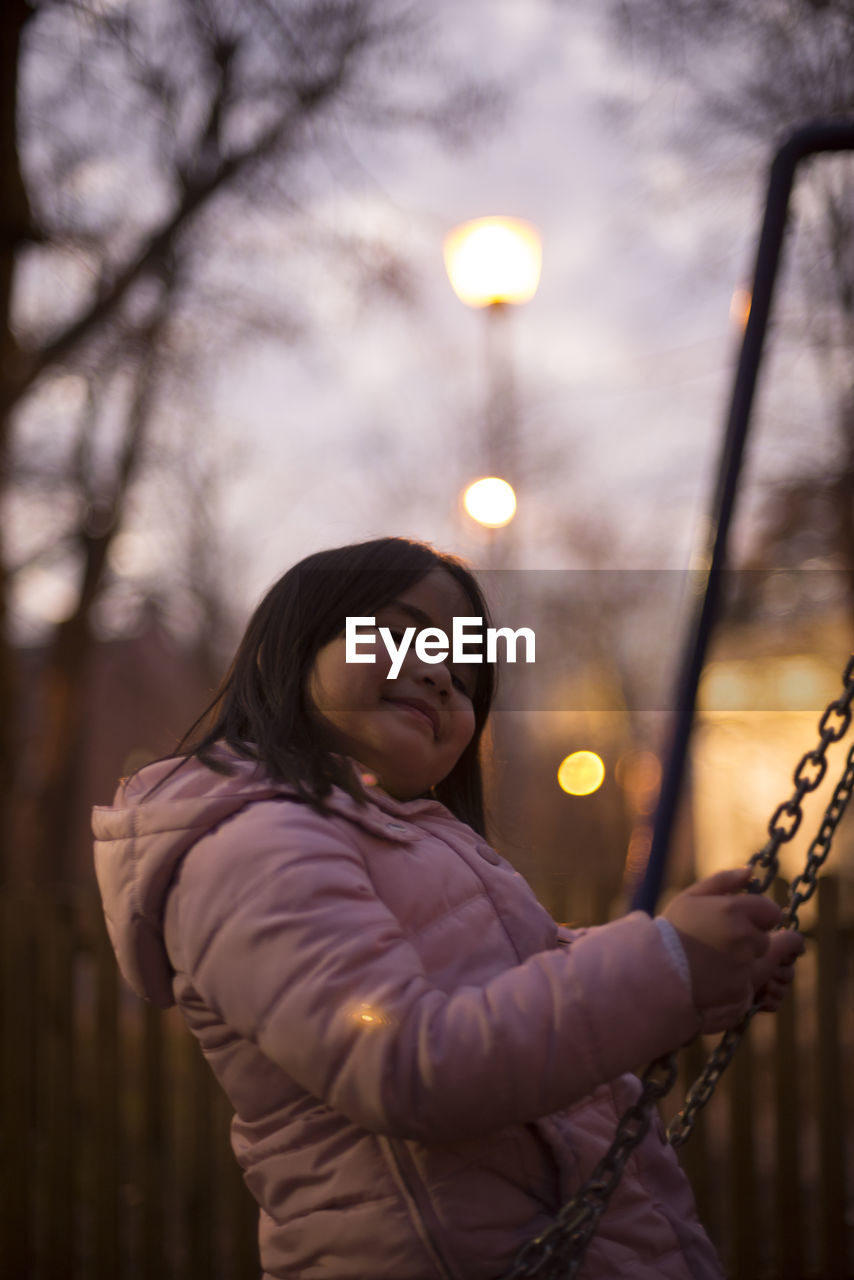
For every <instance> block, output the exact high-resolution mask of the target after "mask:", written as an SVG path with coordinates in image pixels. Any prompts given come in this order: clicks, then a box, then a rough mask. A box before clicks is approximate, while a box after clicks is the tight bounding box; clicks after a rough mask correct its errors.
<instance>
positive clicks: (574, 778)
mask: <svg viewBox="0 0 854 1280" xmlns="http://www.w3.org/2000/svg"><path fill="white" fill-rule="evenodd" d="M557 780H558V786H559V787H560V789H561V791H565V792H566V793H567V795H570V796H592V795H593V792H594V791H598V790H599V788H600V787H601V785H602V783H603V782H604V780H605V765H604V763H603V762H602V757H601V756H598V755H597V754H596V752H595V751H573V752H572V754H571V755H568V756H565V757H564V759H563V760H561V762H560V766H559V768H558V771H557Z"/></svg>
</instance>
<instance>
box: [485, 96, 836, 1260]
mask: <svg viewBox="0 0 854 1280" xmlns="http://www.w3.org/2000/svg"><path fill="white" fill-rule="evenodd" d="M840 151H854V120H814V121H811V122H810V123H808V124H806V125H803V126H802V127H800V128H798V129H796V130H794V131H793V132H792V133H790V134H789V135H788V137H787V138H786V139H785V141H784V142H783V143H782V145H781V146H780V147H779V148H778V150H777V151H776V153H775V155H774V157H773V160H772V163H771V168H770V174H769V179H768V188H767V195H766V201H765V216H764V218H763V223H762V230H761V233H760V237H759V244H758V248H757V254H756V264H755V268H754V273H753V288H752V292H751V305H750V312H749V314H748V318H747V324H746V326H745V330H744V336H743V338H742V344H741V352H740V356H739V361H738V365H737V368H736V374H735V380H734V383H733V388H732V394H731V397H730V404H729V412H728V415H727V423H726V428H725V432H724V438H723V444H722V448H721V453H720V459H719V464H718V471H717V479H716V484H715V488H714V491H713V498H712V504H711V515H710V518H709V521H708V525H707V528H708V536H707V539H706V543H705V546H704V548H703V555H702V558H701V559H700V563H701V564H703V565H704V566H708V567H707V569H706V577H705V583H704V589H703V593H702V596H701V599H700V600H699V603H698V605H697V608H696V611H695V614H694V617H693V619H692V624H691V628H690V630H689V633H688V639H687V643H686V646H685V650H684V654H683V659H682V663H681V666H680V670H679V676H678V680H677V683H676V690H675V696H674V713H673V718H672V729H671V735H670V742H669V746H668V750H667V754H666V761H667V762H666V765H665V769H664V775H663V780H662V787H661V792H660V795H659V800H658V806H657V810H656V816H655V826H654V830H653V839H652V846H651V849H650V854H649V859H648V861H647V865H646V869H645V873H644V876H643V879H642V880H641V882H640V884H639V885H638V887H637V889H636V892H635V894H634V896H633V899H632V904H631V909H632V910H636V909H637V910H642V911H646V912H647V913H648V914H649V915H654V913H655V907H656V903H657V901H658V898H659V895H660V892H661V886H662V882H663V879H664V873H665V870H666V866H667V856H668V850H669V846H670V839H671V835H672V830H673V824H674V821H675V818H676V814H677V809H678V804H679V799H680V792H681V786H682V779H683V775H684V769H685V761H686V757H687V754H688V744H689V740H690V736H691V728H692V725H693V721H694V708H695V704H696V699H697V688H698V685H699V682H700V675H701V673H702V669H703V664H704V660H705V655H706V650H707V648H708V645H709V641H710V639H711V635H712V632H713V629H714V626H715V623H716V621H717V617H718V614H719V610H720V598H721V584H722V578H723V569H724V566H725V563H726V552H727V542H728V537H729V530H730V525H731V523H732V517H733V512H734V510H735V501H736V496H737V492H738V484H739V479H740V475H741V466H742V462H743V458H744V448H745V444H746V441H747V434H748V429H749V425H750V413H751V409H752V407H753V399H754V393H755V390H756V382H757V377H758V373H759V368H760V364H761V361H762V354H763V347H764V341H765V333H766V330H767V327H768V317H769V315H770V311H771V302H772V299H773V294H774V286H775V283H776V279H777V274H778V271H779V266H780V260H781V254H782V248H783V242H784V238H785V232H786V228H787V222H788V213H789V201H790V198H791V193H792V187H793V183H794V177H795V172H796V169H797V167H798V165H799V164H801V163H802V162H803V161H804V160H805V159H807V158H809V157H811V156H814V155H817V154H820V153H827V152H840ZM843 685H844V689H843V692H842V694H841V695H840V696H839V697H838V698H836V699H835V700H834V701H833V702H831V703H830V704H829V705H828V707H827V708H826V709H825V711H824V713H823V715H822V717H821V720H820V722H819V743H818V746H817V747H814V748H813V749H812V750H810V751H807V752H806V754H805V755H804V756H803V757H802V759H801V761H800V762H799V764H798V766H797V768H796V769H795V773H794V783H795V789H794V792H793V794H792V795H791V796H790V797H789V799H788V800H786V801H784V802H783V803H782V804H781V805H779V806H778V808H777V809H776V810H775V812H774V814H773V815H772V817H771V820H770V822H769V824H768V831H769V839H768V841H767V842H766V844H765V846H764V847H763V848H762V849H761V850H760V851H759V852H758V853H756V854H754V855H753V857H752V858H751V859H750V863H751V865H752V866H753V867H754V868H758V869H761V871H762V872H764V874H763V875H761V878H758V879H754V881H753V882H752V883H751V885H750V891H751V892H755V893H762V892H764V891H765V889H766V888H767V887H768V885H769V884H770V883H771V881H772V880H773V878H774V876H775V874H776V871H777V865H778V864H777V853H778V850H779V848H780V845H781V844H783V843H785V842H786V841H788V840H791V839H792V837H793V836H794V835H795V832H796V831H797V829H798V827H799V826H800V822H801V817H802V810H801V801H802V800H803V798H804V796H805V795H806V794H807V793H808V792H810V791H814V790H815V789H816V788H817V787H818V786H819V784H820V783H821V781H822V780H823V778H824V775H825V772H826V769H827V760H826V755H825V753H826V751H827V748H828V746H829V745H830V744H831V743H834V742H838V741H839V740H840V739H841V738H842V737H844V735H845V733H846V732H847V731H848V728H849V726H850V724H851V719H852V709H851V704H852V701H854V655H852V657H851V658H850V660H849V662H848V664H847V666H846V668H845V672H844V674H843ZM834 716H836V717H837V721H836V723H835V724H833V723H831V720H832V718H833V717H834ZM852 792H854V747H852V748H851V750H850V751H849V753H848V757H847V760H846V764H845V768H844V770H843V773H842V776H841V777H840V779H839V782H838V783H837V785H836V788H835V790H834V793H833V798H832V800H831V802H830V804H829V805H828V808H827V810H826V812H825V815H824V819H823V821H822V824H821V826H820V828H819V831H818V833H817V835H816V837H815V839H814V840H813V842H812V844H811V845H810V848H809V851H808V854H807V860H806V867H805V870H804V872H803V873H802V875H800V876H798V877H796V879H795V880H794V881H793V882H792V885H791V886H790V892H789V902H788V906H787V908H786V911H785V914H784V919H783V922H782V924H781V926H780V927H781V928H791V929H796V928H797V923H798V918H797V910H798V907H799V906H800V904H801V903H803V902H805V901H806V900H807V898H809V897H810V896H811V895H812V893H813V892H814V891H815V887H816V874H817V872H818V869H819V867H820V866H821V864H822V863H823V862H824V860H825V858H826V857H827V855H828V853H829V852H830V845H831V841H832V839H833V835H834V832H835V830H836V826H837V824H838V823H839V820H840V818H841V817H842V814H843V813H844V811H845V808H846V806H847V804H848V801H849V800H850V798H851V794H852ZM801 885H803V886H805V887H804V889H801ZM757 1008H758V1006H754V1007H753V1008H752V1009H750V1010H749V1011H748V1013H747V1014H746V1015H745V1017H744V1019H742V1021H741V1023H739V1025H738V1026H737V1027H734V1028H733V1029H732V1030H731V1031H728V1032H727V1033H726V1034H725V1035H724V1037H723V1038H722V1040H721V1041H720V1043H719V1044H718V1046H717V1048H716V1049H715V1050H714V1051H713V1053H712V1054H711V1056H710V1058H709V1060H708V1062H707V1064H706V1067H705V1069H704V1071H703V1072H702V1074H701V1076H700V1077H699V1079H698V1080H697V1081H696V1082H695V1084H694V1085H693V1086H692V1088H691V1090H689V1093H688V1096H687V1098H686V1103H685V1106H684V1107H683V1109H682V1111H681V1112H680V1113H679V1115H678V1116H677V1117H676V1118H675V1120H674V1121H673V1122H672V1123H671V1125H670V1128H669V1130H668V1137H669V1139H670V1141H671V1143H672V1144H673V1145H674V1146H678V1145H680V1144H681V1143H682V1142H684V1141H685V1140H686V1138H687V1137H688V1136H689V1134H690V1132H691V1128H692V1126H693V1123H694V1119H695V1118H696V1115H697V1114H698V1112H699V1110H700V1109H701V1108H702V1107H703V1106H705V1104H706V1102H708V1100H709V1098H710V1097H711V1094H712V1091H713V1090H714V1088H715V1085H716V1084H717V1082H718V1080H719V1079H720V1077H721V1075H722V1074H723V1072H724V1071H725V1070H726V1067H727V1066H728V1065H729V1062H730V1061H731V1059H732V1057H733V1054H734V1053H735V1050H736V1049H737V1047H738V1045H739V1043H740V1041H741V1039H742V1037H743V1035H744V1032H745V1031H746V1029H747V1027H748V1025H749V1023H750V1021H751V1020H752V1018H753V1015H754V1014H755V1013H756V1012H757ZM675 1079H676V1055H675V1054H667V1055H665V1056H664V1057H662V1058H659V1059H657V1060H656V1061H655V1062H653V1063H652V1064H651V1065H650V1066H649V1067H648V1068H647V1070H646V1071H645V1072H644V1074H643V1076H642V1089H641V1093H640V1095H639V1096H638V1098H637V1100H636V1102H635V1103H634V1104H633V1105H632V1106H631V1107H629V1108H628V1110H627V1111H626V1112H625V1113H624V1114H623V1115H622V1116H621V1118H620V1121H619V1123H618V1126H617V1132H616V1135H615V1138H614V1141H613V1142H612V1144H611V1146H610V1148H609V1149H608V1151H607V1152H606V1153H605V1155H604V1156H603V1157H602V1159H601V1160H600V1161H599V1164H598V1165H597V1166H596V1168H595V1169H594V1171H593V1173H592V1174H591V1176H590V1177H589V1178H588V1180H587V1181H586V1182H585V1184H584V1185H583V1186H582V1187H581V1188H580V1190H579V1191H578V1192H577V1194H576V1195H575V1196H574V1197H573V1199H572V1200H570V1201H569V1202H568V1203H567V1204H566V1205H564V1206H563V1208H562V1209H561V1210H560V1212H559V1213H558V1215H557V1217H556V1219H555V1221H554V1223H552V1225H551V1226H550V1227H548V1228H547V1229H546V1231H544V1232H542V1233H541V1234H540V1235H539V1236H537V1237H536V1238H535V1239H533V1240H531V1241H529V1242H528V1243H527V1244H526V1245H524V1246H523V1248H522V1249H521V1250H520V1251H519V1253H518V1254H517V1256H516V1258H515V1260H514V1263H513V1265H512V1267H511V1269H510V1270H509V1271H508V1272H506V1273H505V1275H504V1276H503V1277H502V1280H534V1278H536V1280H572V1278H573V1277H574V1276H575V1275H576V1273H577V1271H578V1268H579V1267H580V1266H581V1264H582V1262H583V1260H584V1255H585V1252H586V1250H587V1246H588V1244H589V1243H590V1240H591V1239H592V1237H593V1235H594V1233H595V1231H596V1226H597V1224H598V1222H599V1219H600V1218H601V1216H602V1214H603V1213H604V1212H605V1210H606V1208H607V1205H608V1201H609V1199H610V1196H611V1194H612V1193H613V1191H614V1189H615V1188H616V1186H617V1184H618V1182H619V1179H620V1176H621V1174H622V1172H623V1169H624V1168H625V1165H626V1162H627V1161H628V1159H629V1156H630V1155H631V1153H632V1151H634V1150H635V1148H636V1147H637V1146H638V1145H639V1144H640V1143H641V1142H642V1141H643V1138H644V1137H645V1135H646V1133H647V1131H648V1129H649V1124H650V1120H651V1116H652V1110H653V1107H654V1106H655V1105H656V1104H657V1102H658V1101H659V1100H660V1099H661V1098H663V1097H665V1096H666V1095H667V1094H668V1093H669V1092H670V1089H671V1088H672V1087H673V1084H674V1083H675Z"/></svg>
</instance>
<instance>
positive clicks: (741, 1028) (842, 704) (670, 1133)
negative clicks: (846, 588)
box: [667, 656, 854, 1147]
mask: <svg viewBox="0 0 854 1280" xmlns="http://www.w3.org/2000/svg"><path fill="white" fill-rule="evenodd" d="M842 682H843V685H844V689H843V692H842V693H841V694H840V695H839V697H838V698H835V699H834V700H833V701H832V702H831V703H829V704H828V706H827V707H826V708H825V710H824V713H823V715H822V717H821V719H820V721H819V725H818V729H819V742H818V745H817V746H816V747H814V748H813V750H812V751H807V752H806V753H805V755H803V756H802V757H801V760H800V762H799V764H798V767H797V768H796V769H795V773H794V782H795V789H794V791H793V792H792V795H791V796H790V797H789V799H788V800H786V801H784V802H783V804H781V805H779V806H778V808H777V809H776V810H775V812H774V815H773V817H772V818H771V821H770V822H769V823H768V836H769V838H768V840H767V842H766V844H765V845H764V846H763V848H762V849H760V850H759V852H758V853H755V854H754V855H753V857H752V858H751V859H750V860H749V865H750V866H753V867H762V868H763V869H764V871H765V874H764V876H763V877H762V878H761V879H757V880H754V881H752V882H751V885H750V891H751V892H752V893H764V892H765V890H766V889H767V888H768V887H769V885H770V884H771V883H772V881H773V880H774V879H775V877H776V875H777V873H778V870H779V862H778V852H779V849H780V846H781V845H782V844H786V843H787V842H788V841H789V840H791V839H792V838H793V836H794V835H795V832H796V831H797V830H798V828H799V827H800V825H801V821H802V819H803V808H802V801H803V798H804V796H805V795H807V794H808V793H809V792H811V791H815V790H816V788H817V787H818V786H820V784H821V782H822V781H823V779H824V776H825V774H826V773H827V749H828V747H829V746H831V745H832V744H833V743H834V742H839V741H840V739H842V738H844V737H845V735H846V733H847V732H848V729H849V728H850V725H851V716H852V710H851V703H852V700H854V656H852V657H851V658H850V659H849V661H848V665H847V666H846V668H845V672H844V675H843V677H842ZM834 718H835V723H834ZM809 769H811V772H808V770H809ZM852 792H854V746H852V747H851V749H850V750H849V752H848V756H847V758H846V761H845V768H844V770H843V773H842V776H841V777H840V779H839V781H838V782H837V784H836V787H835V788H834V792H833V796H832V797H831V800H830V803H829V804H828V806H827V808H826V810H825V812H824V817H823V818H822V822H821V826H820V827H819V829H818V833H817V834H816V836H815V838H814V839H813V841H812V843H811V844H810V847H809V849H808V851H807V857H806V864H805V867H804V870H803V871H802V872H801V874H800V875H798V876H796V877H795V879H794V880H793V881H792V883H791V885H790V886H789V897H788V902H787V903H786V907H785V909H784V912H783V919H782V921H781V923H780V925H779V926H778V930H779V929H797V928H798V909H799V908H800V907H801V906H802V904H803V903H804V902H807V901H808V900H809V899H810V898H811V897H812V895H813V894H814V893H815V891H816V887H817V876H818V872H819V869H820V868H821V866H822V865H823V863H824V862H825V860H826V858H827V855H828V854H829V853H830V846H831V844H832V842H833V837H834V835H835V833H836V828H837V826H838V825H839V821H840V819H841V817H842V815H843V813H844V812H845V810H846V808H847V806H848V802H849V800H850V799H851V795H852ZM784 818H787V819H788V822H784V821H783V819H784ZM802 886H803V887H802ZM760 1004H761V1002H760V1001H757V1002H756V1004H754V1005H753V1006H752V1007H751V1008H750V1009H748V1011H747V1013H746V1014H745V1015H744V1017H743V1018H742V1020H741V1022H739V1023H738V1025H737V1026H735V1027H732V1028H730V1030H729V1031H727V1032H726V1033H725V1034H724V1035H723V1037H722V1038H721V1039H720V1041H719V1042H718V1044H717V1045H716V1046H715V1048H714V1049H713V1050H712V1052H711V1054H710V1055H709V1058H708V1060H707V1062H706V1065H705V1067H704V1068H703V1070H702V1072H701V1074H700V1075H699V1076H698V1077H697V1079H696V1080H695V1081H694V1083H693V1085H692V1086H691V1088H690V1089H689V1090H688V1093H687V1094H686V1097H685V1105H684V1106H683V1108H682V1110H681V1111H680V1112H679V1113H678V1114H677V1115H676V1116H674V1118H673V1119H672V1120H671V1122H670V1124H669V1126H668V1129H667V1137H668V1140H669V1141H670V1144H671V1146H674V1147H679V1146H681V1145H682V1144H683V1143H684V1142H686V1141H687V1139H688V1138H689V1137H690V1135H691V1130H692V1129H693V1127H694V1123H695V1121H696V1119H697V1116H698V1115H699V1113H700V1111H702V1109H703V1107H705V1105H706V1103H707V1102H708V1101H709V1099H710V1098H711V1096H712V1094H713V1093H714V1091H715V1088H716V1086H717V1083H718V1081H719V1080H720V1078H721V1076H722V1075H723V1073H724V1072H725V1071H726V1069H727V1067H728V1066H729V1064H730V1062H731V1061H732V1058H733V1055H734V1054H735V1051H736V1049H737V1048H738V1046H739V1044H740V1043H741V1041H742V1039H743V1038H744V1034H745V1032H746V1031H747V1028H748V1027H749V1025H750V1023H751V1021H752V1020H753V1018H754V1016H755V1014H757V1013H758V1012H759V1008H760Z"/></svg>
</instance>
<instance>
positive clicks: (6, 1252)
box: [0, 890, 37, 1276]
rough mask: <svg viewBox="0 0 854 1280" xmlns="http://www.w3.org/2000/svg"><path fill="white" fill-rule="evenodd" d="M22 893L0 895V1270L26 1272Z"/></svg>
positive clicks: (27, 913)
mask: <svg viewBox="0 0 854 1280" xmlns="http://www.w3.org/2000/svg"><path fill="white" fill-rule="evenodd" d="M28 905H29V899H28V898H27V897H26V896H24V895H19V894H15V893H14V892H10V891H8V890H7V891H5V892H4V893H2V894H0V908H2V918H0V925H2V928H1V929H0V970H2V972H0V979H2V1005H3V1023H2V1043H0V1054H2V1091H1V1092H2V1096H0V1107H2V1111H0V1123H2V1136H3V1156H2V1184H0V1191H2V1196H0V1215H2V1216H0V1227H2V1230H0V1262H2V1263H3V1274H4V1275H7V1276H26V1275H28V1274H29V1272H30V1270H31V1263H32V1248H33V1243H34V1242H33V1230H32V1181H33V1179H32V1164H33V1162H32V1136H33V1119H34V1117H33V1107H34V1102H35V1097H34V1088H33V1082H34V1079H35V1064H36V1061H37V1054H36V1043H35V1037H36V1020H35V1003H36V1001H35V993H34V987H35V974H34V967H33V961H34V955H33V950H34V949H33V945H32V941H33V940H32V936H31V933H32V919H31V915H32V911H31V909H30V910H28V909H27V908H28Z"/></svg>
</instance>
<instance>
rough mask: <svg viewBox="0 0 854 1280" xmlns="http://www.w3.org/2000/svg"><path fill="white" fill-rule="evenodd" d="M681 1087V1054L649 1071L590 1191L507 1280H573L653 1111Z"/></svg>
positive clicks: (532, 1245) (526, 1249)
mask: <svg viewBox="0 0 854 1280" xmlns="http://www.w3.org/2000/svg"><path fill="white" fill-rule="evenodd" d="M675 1082H676V1055H675V1054H673V1053H669V1054H665V1055H664V1056H663V1057H661V1058H657V1059H656V1060H655V1062H653V1063H651V1064H650V1065H649V1066H648V1067H647V1069H646V1071H645V1072H644V1074H643V1076H642V1085H643V1088H642V1089H641V1092H640V1093H639V1094H638V1097H637V1099H636V1101H635V1102H634V1103H633V1104H632V1105H631V1106H630V1107H628V1108H627V1109H626V1110H625V1111H624V1112H623V1114H622V1116H621V1117H620V1121H619V1124H618V1125H617V1133H616V1136H615V1138H614V1141H613V1142H612V1143H611V1146H610V1147H609V1148H608V1150H607V1152H606V1153H605V1155H604V1156H603V1157H602V1159H601V1160H600V1161H599V1163H598V1164H597V1165H596V1168H595V1169H594V1170H593V1172H592V1174H591V1175H590V1177H589V1178H588V1179H587V1181H586V1182H585V1183H584V1186H583V1187H581V1188H580V1190H579V1191H578V1192H577V1193H576V1195H575V1196H573V1198H572V1199H571V1200H570V1201H569V1202H568V1203H567V1204H565V1205H564V1206H563V1208H562V1209H561V1210H560V1212H559V1213H558V1215H557V1217H556V1218H555V1220H554V1222H553V1223H551V1224H550V1226H548V1227H547V1228H546V1230H545V1231H543V1232H541V1233H540V1235H538V1236H535V1237H534V1239H533V1240H529V1241H528V1243H527V1244H526V1245H524V1246H523V1247H522V1249H521V1250H520V1251H519V1253H518V1254H517V1255H516V1259H515V1261H514V1263H513V1267H512V1269H511V1270H510V1271H508V1272H507V1273H506V1274H505V1275H504V1276H503V1277H502V1280H530V1278H532V1277H536V1280H572V1277H573V1276H575V1274H576V1272H577V1270H578V1268H579V1267H580V1266H581V1263H582V1262H583V1260H584V1254H585V1251H586V1249H587V1245H588V1244H589V1242H590V1239H591V1237H592V1236H593V1234H594V1232H595V1230H596V1227H597V1225H598V1223H599V1219H600V1218H601V1216H602V1214H603V1213H604V1211H605V1209H606V1208H607V1205H608V1201H609V1199H610V1198H611V1195H612V1193H613V1191H614V1189H615V1187H616V1186H617V1183H618V1182H619V1181H620V1178H621V1177H622V1175H623V1170H624V1169H625V1167H626V1164H627V1163H628V1160H629V1157H630V1156H631V1154H632V1152H633V1151H634V1149H635V1147H637V1146H639V1145H640V1143H641V1142H642V1141H643V1139H644V1138H645V1137H646V1133H647V1130H648V1129H649V1122H650V1116H651V1113H652V1109H653V1107H654V1106H655V1104H656V1102H658V1100H659V1099H660V1098H664V1097H666V1095H667V1094H668V1093H669V1092H670V1090H671V1089H672V1088H673V1085H674V1084H675Z"/></svg>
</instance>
